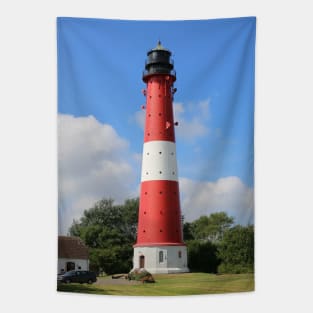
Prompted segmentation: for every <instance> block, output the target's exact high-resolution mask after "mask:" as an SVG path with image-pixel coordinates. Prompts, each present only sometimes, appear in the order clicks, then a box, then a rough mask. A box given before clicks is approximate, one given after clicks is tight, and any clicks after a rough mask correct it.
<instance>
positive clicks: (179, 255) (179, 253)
mask: <svg viewBox="0 0 313 313" xmlns="http://www.w3.org/2000/svg"><path fill="white" fill-rule="evenodd" d="M178 257H179V258H180V259H181V251H178Z"/></svg>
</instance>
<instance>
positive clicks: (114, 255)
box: [57, 17, 256, 296]
mask: <svg viewBox="0 0 313 313" xmlns="http://www.w3.org/2000/svg"><path fill="white" fill-rule="evenodd" d="M255 33H256V18H255V17H238V18H221V19H208V20H170V21H169V20H158V21H152V20H149V21H147V20H118V19H96V18H71V17H59V18H57V62H58V63H57V71H58V77H57V79H58V115H57V119H58V260H57V290H58V291H62V292H79V293H89V294H90V293H91V294H100V295H124V296H179V295H180V296H186V295H197V294H216V293H230V292H247V291H253V290H254V89H255V87H254V81H255V78H254V77H255V65H254V64H255Z"/></svg>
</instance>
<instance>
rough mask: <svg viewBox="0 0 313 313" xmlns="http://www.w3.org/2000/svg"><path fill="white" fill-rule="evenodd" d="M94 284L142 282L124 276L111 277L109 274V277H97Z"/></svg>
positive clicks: (131, 283) (132, 283)
mask: <svg viewBox="0 0 313 313" xmlns="http://www.w3.org/2000/svg"><path fill="white" fill-rule="evenodd" d="M95 284H96V285H100V286H103V285H138V284H142V282H140V281H136V280H128V279H125V278H119V279H112V278H111V276H109V277H97V281H96V282H95Z"/></svg>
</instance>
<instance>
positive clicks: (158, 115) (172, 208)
mask: <svg viewBox="0 0 313 313" xmlns="http://www.w3.org/2000/svg"><path fill="white" fill-rule="evenodd" d="M147 56H148V58H147V60H146V65H145V71H144V73H143V81H144V82H145V83H146V89H144V90H143V93H144V95H145V97H146V106H145V107H144V109H146V117H145V130H144V145H143V159H142V169H141V190H140V205H139V217H138V231H137V242H136V244H135V245H134V258H133V263H134V268H145V269H147V270H148V271H149V272H151V273H179V272H188V271H189V270H188V267H187V249H186V245H185V244H184V242H183V235H182V221H181V211H180V201H179V185H178V172H177V161H176V144H175V131H174V126H175V124H174V120H173V95H174V93H175V91H176V89H175V88H174V87H173V84H174V82H175V80H176V73H175V71H174V66H173V61H172V60H171V52H170V51H169V50H167V49H165V48H164V47H163V46H162V45H161V43H160V42H158V45H157V46H156V47H155V48H154V49H152V50H150V51H149V52H148V53H147Z"/></svg>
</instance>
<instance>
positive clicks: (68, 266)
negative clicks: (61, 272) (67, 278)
mask: <svg viewBox="0 0 313 313" xmlns="http://www.w3.org/2000/svg"><path fill="white" fill-rule="evenodd" d="M74 269H75V263H74V262H66V271H67V272H68V271H72V270H74Z"/></svg>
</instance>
